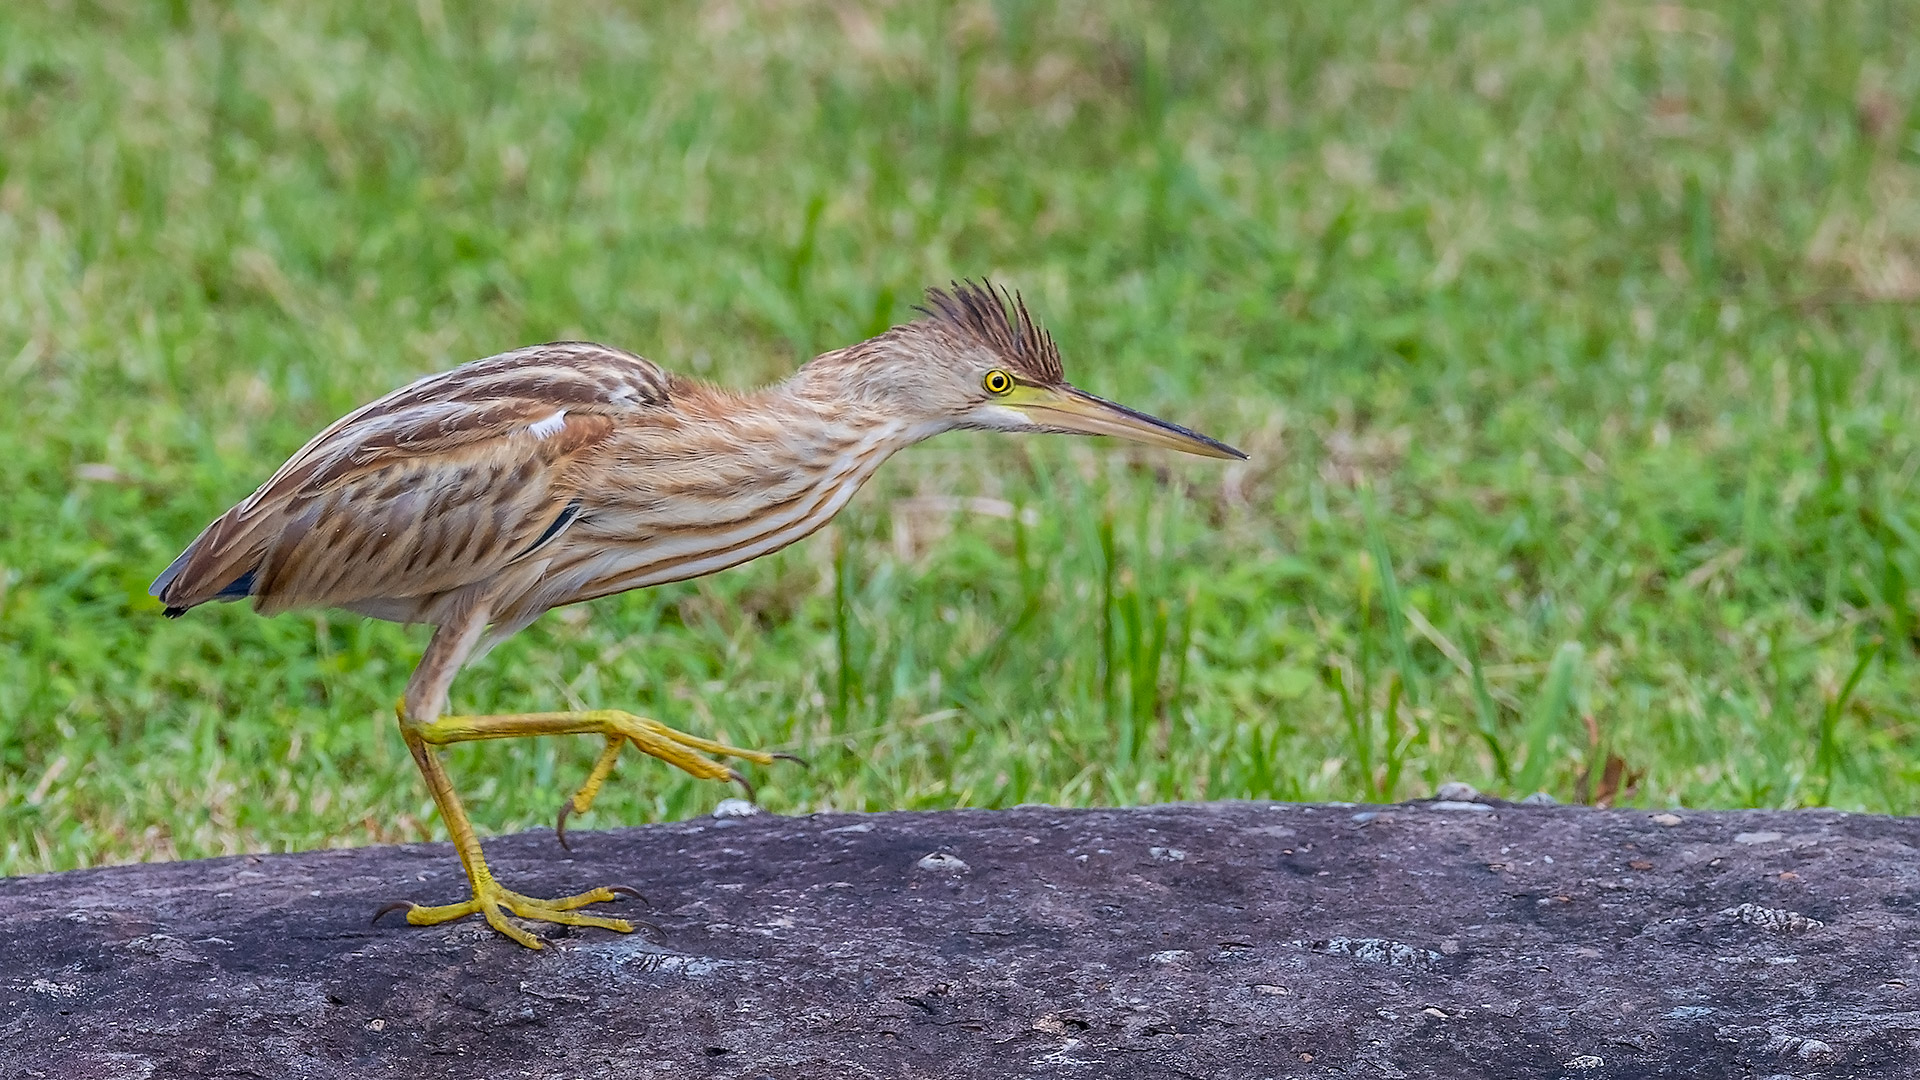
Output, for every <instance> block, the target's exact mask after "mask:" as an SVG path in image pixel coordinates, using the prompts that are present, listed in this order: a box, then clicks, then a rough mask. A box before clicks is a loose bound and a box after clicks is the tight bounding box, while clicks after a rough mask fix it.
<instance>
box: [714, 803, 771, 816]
mask: <svg viewBox="0 0 1920 1080" xmlns="http://www.w3.org/2000/svg"><path fill="white" fill-rule="evenodd" d="M762 812H763V811H762V810H761V809H760V808H759V807H757V806H755V805H753V804H752V803H750V802H748V801H747V800H745V799H721V800H720V802H719V803H718V804H717V805H715V806H714V808H713V816H714V817H717V818H722V819H725V818H743V817H752V816H754V815H755V814H758V813H762Z"/></svg>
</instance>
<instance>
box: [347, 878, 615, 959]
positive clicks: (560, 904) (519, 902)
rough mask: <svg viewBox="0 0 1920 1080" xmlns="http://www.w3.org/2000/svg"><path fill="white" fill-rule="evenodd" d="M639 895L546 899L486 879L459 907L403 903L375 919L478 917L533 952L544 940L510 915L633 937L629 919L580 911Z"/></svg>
mask: <svg viewBox="0 0 1920 1080" xmlns="http://www.w3.org/2000/svg"><path fill="white" fill-rule="evenodd" d="M639 895H640V894H639V893H637V892H635V891H634V890H632V889H630V888H628V887H627V886H625V885H612V886H604V887H602V888H598V889H589V890H587V891H586V892H583V893H576V894H575V895H573V896H562V897H559V898H558V899H554V900H542V899H540V898H539V897H536V896H524V895H522V894H520V893H517V892H514V891H513V890H512V889H509V888H506V887H504V886H502V885H501V884H500V883H499V882H497V881H494V880H493V879H492V878H486V879H483V880H481V881H477V882H475V883H474V887H473V896H472V897H471V898H470V899H468V900H464V901H462V902H460V903H458V904H441V905H438V906H435V907H428V906H426V905H424V904H415V903H413V902H411V901H402V902H401V903H400V904H395V905H389V906H388V907H385V908H382V909H381V910H380V912H379V913H378V914H376V915H375V916H374V918H375V919H378V918H379V917H380V916H381V915H384V914H386V913H387V912H388V911H393V910H396V909H398V908H401V907H404V908H405V909H406V912H407V921H408V922H409V923H412V924H413V925H415V926H436V925H438V924H440V923H444V922H452V921H453V920H455V919H464V918H466V917H467V916H469V915H475V914H477V915H480V916H481V917H483V918H485V919H486V920H487V925H488V926H491V927H493V928H494V929H495V930H498V931H500V932H501V933H502V934H505V935H506V936H508V937H510V938H512V939H513V940H515V941H517V942H519V943H520V944H522V945H525V946H526V947H527V948H529V949H538V948H542V947H543V945H542V944H541V941H540V939H539V938H537V937H534V936H533V935H532V934H530V933H528V932H527V931H525V930H523V929H521V928H520V927H518V926H515V925H514V924H513V923H511V922H509V921H508V920H507V916H508V915H513V916H515V917H517V918H522V919H530V920H533V921H536V922H550V923H559V924H560V925H562V926H597V927H599V928H600V929H602V930H617V931H619V932H620V933H622V934H630V933H632V932H633V923H631V922H629V921H627V920H626V919H615V918H609V917H607V916H604V915H587V914H583V913H581V912H580V911H578V910H576V909H578V908H583V907H586V906H587V905H588V904H603V903H606V902H608V901H610V900H617V899H619V898H620V897H621V896H633V897H638V896H639ZM641 925H646V924H644V923H643V924H641Z"/></svg>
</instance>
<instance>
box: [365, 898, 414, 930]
mask: <svg viewBox="0 0 1920 1080" xmlns="http://www.w3.org/2000/svg"><path fill="white" fill-rule="evenodd" d="M418 906H419V905H418V904H415V903H414V902H413V901H411V900H395V901H394V902H393V903H391V904H388V905H387V906H386V907H383V908H381V909H380V910H379V911H376V912H374V913H373V918H372V919H371V920H370V921H368V923H367V925H368V926H378V925H380V916H382V915H385V914H386V913H387V912H389V911H407V910H409V909H412V908H415V907H418Z"/></svg>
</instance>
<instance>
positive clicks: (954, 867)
mask: <svg viewBox="0 0 1920 1080" xmlns="http://www.w3.org/2000/svg"><path fill="white" fill-rule="evenodd" d="M913 865H915V866H917V867H919V868H920V869H922V870H927V871H931V872H933V873H936V874H964V873H966V872H967V871H968V870H971V869H973V868H972V867H970V866H968V865H967V864H966V863H965V862H962V861H961V860H960V858H959V857H958V856H955V855H949V854H947V853H946V852H944V851H936V852H934V853H933V854H931V855H923V856H921V858H920V861H919V862H917V863H914V864H913Z"/></svg>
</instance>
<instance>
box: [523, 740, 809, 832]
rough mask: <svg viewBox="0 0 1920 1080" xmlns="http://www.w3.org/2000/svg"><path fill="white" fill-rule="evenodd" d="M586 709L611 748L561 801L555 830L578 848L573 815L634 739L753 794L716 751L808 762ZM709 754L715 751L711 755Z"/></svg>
mask: <svg viewBox="0 0 1920 1080" xmlns="http://www.w3.org/2000/svg"><path fill="white" fill-rule="evenodd" d="M582 715H585V716H592V717H594V718H595V719H596V720H597V721H598V722H599V723H601V724H604V725H605V729H604V730H605V734H606V738H607V746H606V749H604V750H602V751H601V752H600V758H599V760H598V761H595V762H594V763H593V771H592V772H591V773H589V774H588V775H587V779H586V782H585V783H583V784H581V785H580V789H579V790H578V791H575V792H574V793H573V797H572V798H570V799H568V800H567V801H566V802H563V803H561V804H560V816H559V819H558V820H557V821H555V822H554V835H555V836H556V837H557V838H558V839H559V841H560V846H561V847H564V848H567V849H568V850H572V845H570V844H568V843H567V818H568V817H570V816H572V815H574V814H584V813H586V812H587V810H588V808H590V807H591V806H592V805H593V799H594V796H595V795H598V794H599V793H600V785H601V784H602V783H603V782H605V780H606V779H607V776H608V775H609V774H610V773H612V772H613V765H614V762H616V761H618V760H619V758H620V751H621V749H622V747H624V746H625V745H626V744H627V743H629V742H631V743H632V744H633V745H634V746H635V747H637V748H638V749H639V750H640V751H641V752H642V753H645V754H650V755H652V756H653V757H656V758H659V759H660V760H661V761H664V762H666V763H667V764H669V765H672V766H673V767H674V768H677V769H679V770H681V771H682V772H685V773H688V774H690V775H693V776H697V777H699V778H700V779H702V780H728V781H732V782H733V783H736V784H739V785H740V786H741V787H743V788H745V789H746V791H747V797H748V798H749V799H751V798H752V797H753V793H754V792H753V785H752V784H750V783H748V782H747V778H746V777H745V776H743V775H741V774H740V771H739V770H738V769H734V768H732V767H730V766H727V765H723V764H721V763H720V762H718V761H715V760H713V759H714V758H715V757H729V758H739V759H740V760H742V761H751V762H753V763H754V764H755V765H771V764H773V763H774V762H775V761H797V762H800V764H801V765H805V764H806V762H805V761H804V760H803V759H801V758H799V757H797V756H795V755H793V754H783V753H773V752H769V751H766V750H749V749H746V748H745V747H740V746H730V745H728V744H726V743H723V742H716V741H714V740H712V739H703V738H701V737H700V736H698V735H689V734H687V733H686V732H684V731H676V730H675V729H673V728H670V727H668V726H667V725H665V724H663V723H661V722H660V721H658V720H651V719H648V718H647V717H644V716H635V715H634V714H632V713H627V712H619V711H617V710H613V709H603V710H599V711H596V712H593V713H584V714H582ZM708 755H712V756H711V757H710V756H708Z"/></svg>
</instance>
